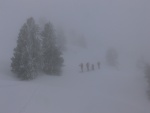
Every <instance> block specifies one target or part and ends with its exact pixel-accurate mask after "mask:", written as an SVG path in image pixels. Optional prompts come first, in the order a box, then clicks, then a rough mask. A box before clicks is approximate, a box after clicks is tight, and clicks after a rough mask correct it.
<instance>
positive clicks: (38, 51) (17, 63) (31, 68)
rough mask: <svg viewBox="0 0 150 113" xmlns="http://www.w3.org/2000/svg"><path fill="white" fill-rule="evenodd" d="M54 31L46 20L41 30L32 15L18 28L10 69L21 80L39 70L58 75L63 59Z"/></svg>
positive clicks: (26, 78)
mask: <svg viewBox="0 0 150 113" xmlns="http://www.w3.org/2000/svg"><path fill="white" fill-rule="evenodd" d="M57 40H58V39H57V36H56V31H55V29H54V27H53V25H52V24H51V23H50V22H48V23H46V24H45V25H44V28H43V29H42V30H41V29H40V27H39V26H38V24H36V23H35V20H34V18H33V17H30V18H28V19H27V21H26V22H25V23H24V24H23V26H22V27H21V29H20V32H19V35H18V40H17V46H16V47H15V48H14V54H13V57H12V58H11V61H12V63H11V71H12V72H14V73H15V74H16V76H17V77H18V78H20V79H22V80H29V79H34V78H35V77H36V76H37V75H38V73H39V72H44V73H46V74H49V75H52V74H53V75H60V74H61V72H62V66H63V62H64V59H63V57H62V51H61V47H60V46H59V45H58V42H57Z"/></svg>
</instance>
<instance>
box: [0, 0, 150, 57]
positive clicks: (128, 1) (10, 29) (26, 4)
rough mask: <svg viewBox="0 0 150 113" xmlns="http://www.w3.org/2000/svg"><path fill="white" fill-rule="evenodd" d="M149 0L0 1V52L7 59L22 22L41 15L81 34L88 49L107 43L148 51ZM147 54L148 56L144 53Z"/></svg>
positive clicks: (131, 51)
mask: <svg viewBox="0 0 150 113" xmlns="http://www.w3.org/2000/svg"><path fill="white" fill-rule="evenodd" d="M149 4H150V1H148V0H142V1H141V0H113V1H112V0H92V1H91V0H0V25H1V26H0V36H1V41H0V51H4V54H3V55H2V58H6V57H8V58H10V56H11V55H12V52H13V48H14V47H15V46H16V39H17V36H18V33H19V30H20V28H21V26H22V25H23V23H24V22H25V21H26V19H27V18H29V17H31V16H32V17H34V18H35V19H36V21H37V22H39V21H40V20H41V19H42V18H45V19H46V20H48V21H50V22H52V23H53V24H54V26H56V27H58V26H61V27H62V28H63V29H64V31H65V32H67V33H70V32H71V31H75V32H78V33H79V34H83V35H84V37H85V38H86V40H87V42H88V44H87V45H88V48H99V49H100V50H101V49H104V48H108V47H110V46H113V47H115V48H116V49H118V51H119V52H122V53H123V52H124V53H129V54H132V55H134V56H138V55H139V56H140V55H141V54H144V55H146V54H147V53H148V52H149V41H150V38H149V37H150V33H149V31H150V14H149V10H150V7H149ZM146 56H147V55H146Z"/></svg>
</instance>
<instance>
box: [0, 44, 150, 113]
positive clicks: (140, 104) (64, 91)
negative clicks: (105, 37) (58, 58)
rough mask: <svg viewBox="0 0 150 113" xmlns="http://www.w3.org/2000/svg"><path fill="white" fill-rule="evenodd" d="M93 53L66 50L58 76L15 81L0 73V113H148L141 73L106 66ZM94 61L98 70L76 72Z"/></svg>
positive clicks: (144, 84) (9, 75) (103, 60)
mask: <svg viewBox="0 0 150 113" xmlns="http://www.w3.org/2000/svg"><path fill="white" fill-rule="evenodd" d="M95 51H96V52H95ZM95 51H92V49H89V48H87V49H82V48H78V47H70V48H69V50H68V52H66V53H65V54H64V58H65V66H64V68H63V75H62V76H47V75H43V76H39V77H37V78H36V79H35V80H33V81H19V80H16V79H13V77H12V73H7V74H8V75H4V74H6V73H3V72H2V73H1V74H0V91H1V93H0V100H1V101H0V113H149V111H150V107H149V105H150V103H149V102H148V100H147V98H146V93H145V91H146V82H145V78H144V77H143V74H142V73H141V72H140V71H137V70H136V69H134V68H131V66H127V65H125V66H121V65H124V64H120V67H119V68H117V69H116V68H111V67H108V66H107V65H106V63H105V58H104V55H103V54H101V53H102V52H99V51H98V50H95ZM97 61H101V69H100V70H98V69H97V68H96V69H95V71H90V72H87V71H86V70H84V72H83V73H81V72H80V67H79V64H80V63H81V62H82V63H84V64H85V63H86V62H90V63H94V64H96V62H97ZM6 69H9V67H7V68H6ZM4 72H5V71H4Z"/></svg>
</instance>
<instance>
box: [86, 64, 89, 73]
mask: <svg viewBox="0 0 150 113" xmlns="http://www.w3.org/2000/svg"><path fill="white" fill-rule="evenodd" d="M86 68H87V71H89V63H86Z"/></svg>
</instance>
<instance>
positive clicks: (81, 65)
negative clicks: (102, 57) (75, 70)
mask: <svg viewBox="0 0 150 113" xmlns="http://www.w3.org/2000/svg"><path fill="white" fill-rule="evenodd" d="M79 66H80V67H81V72H83V63H81V64H80V65H79Z"/></svg>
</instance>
